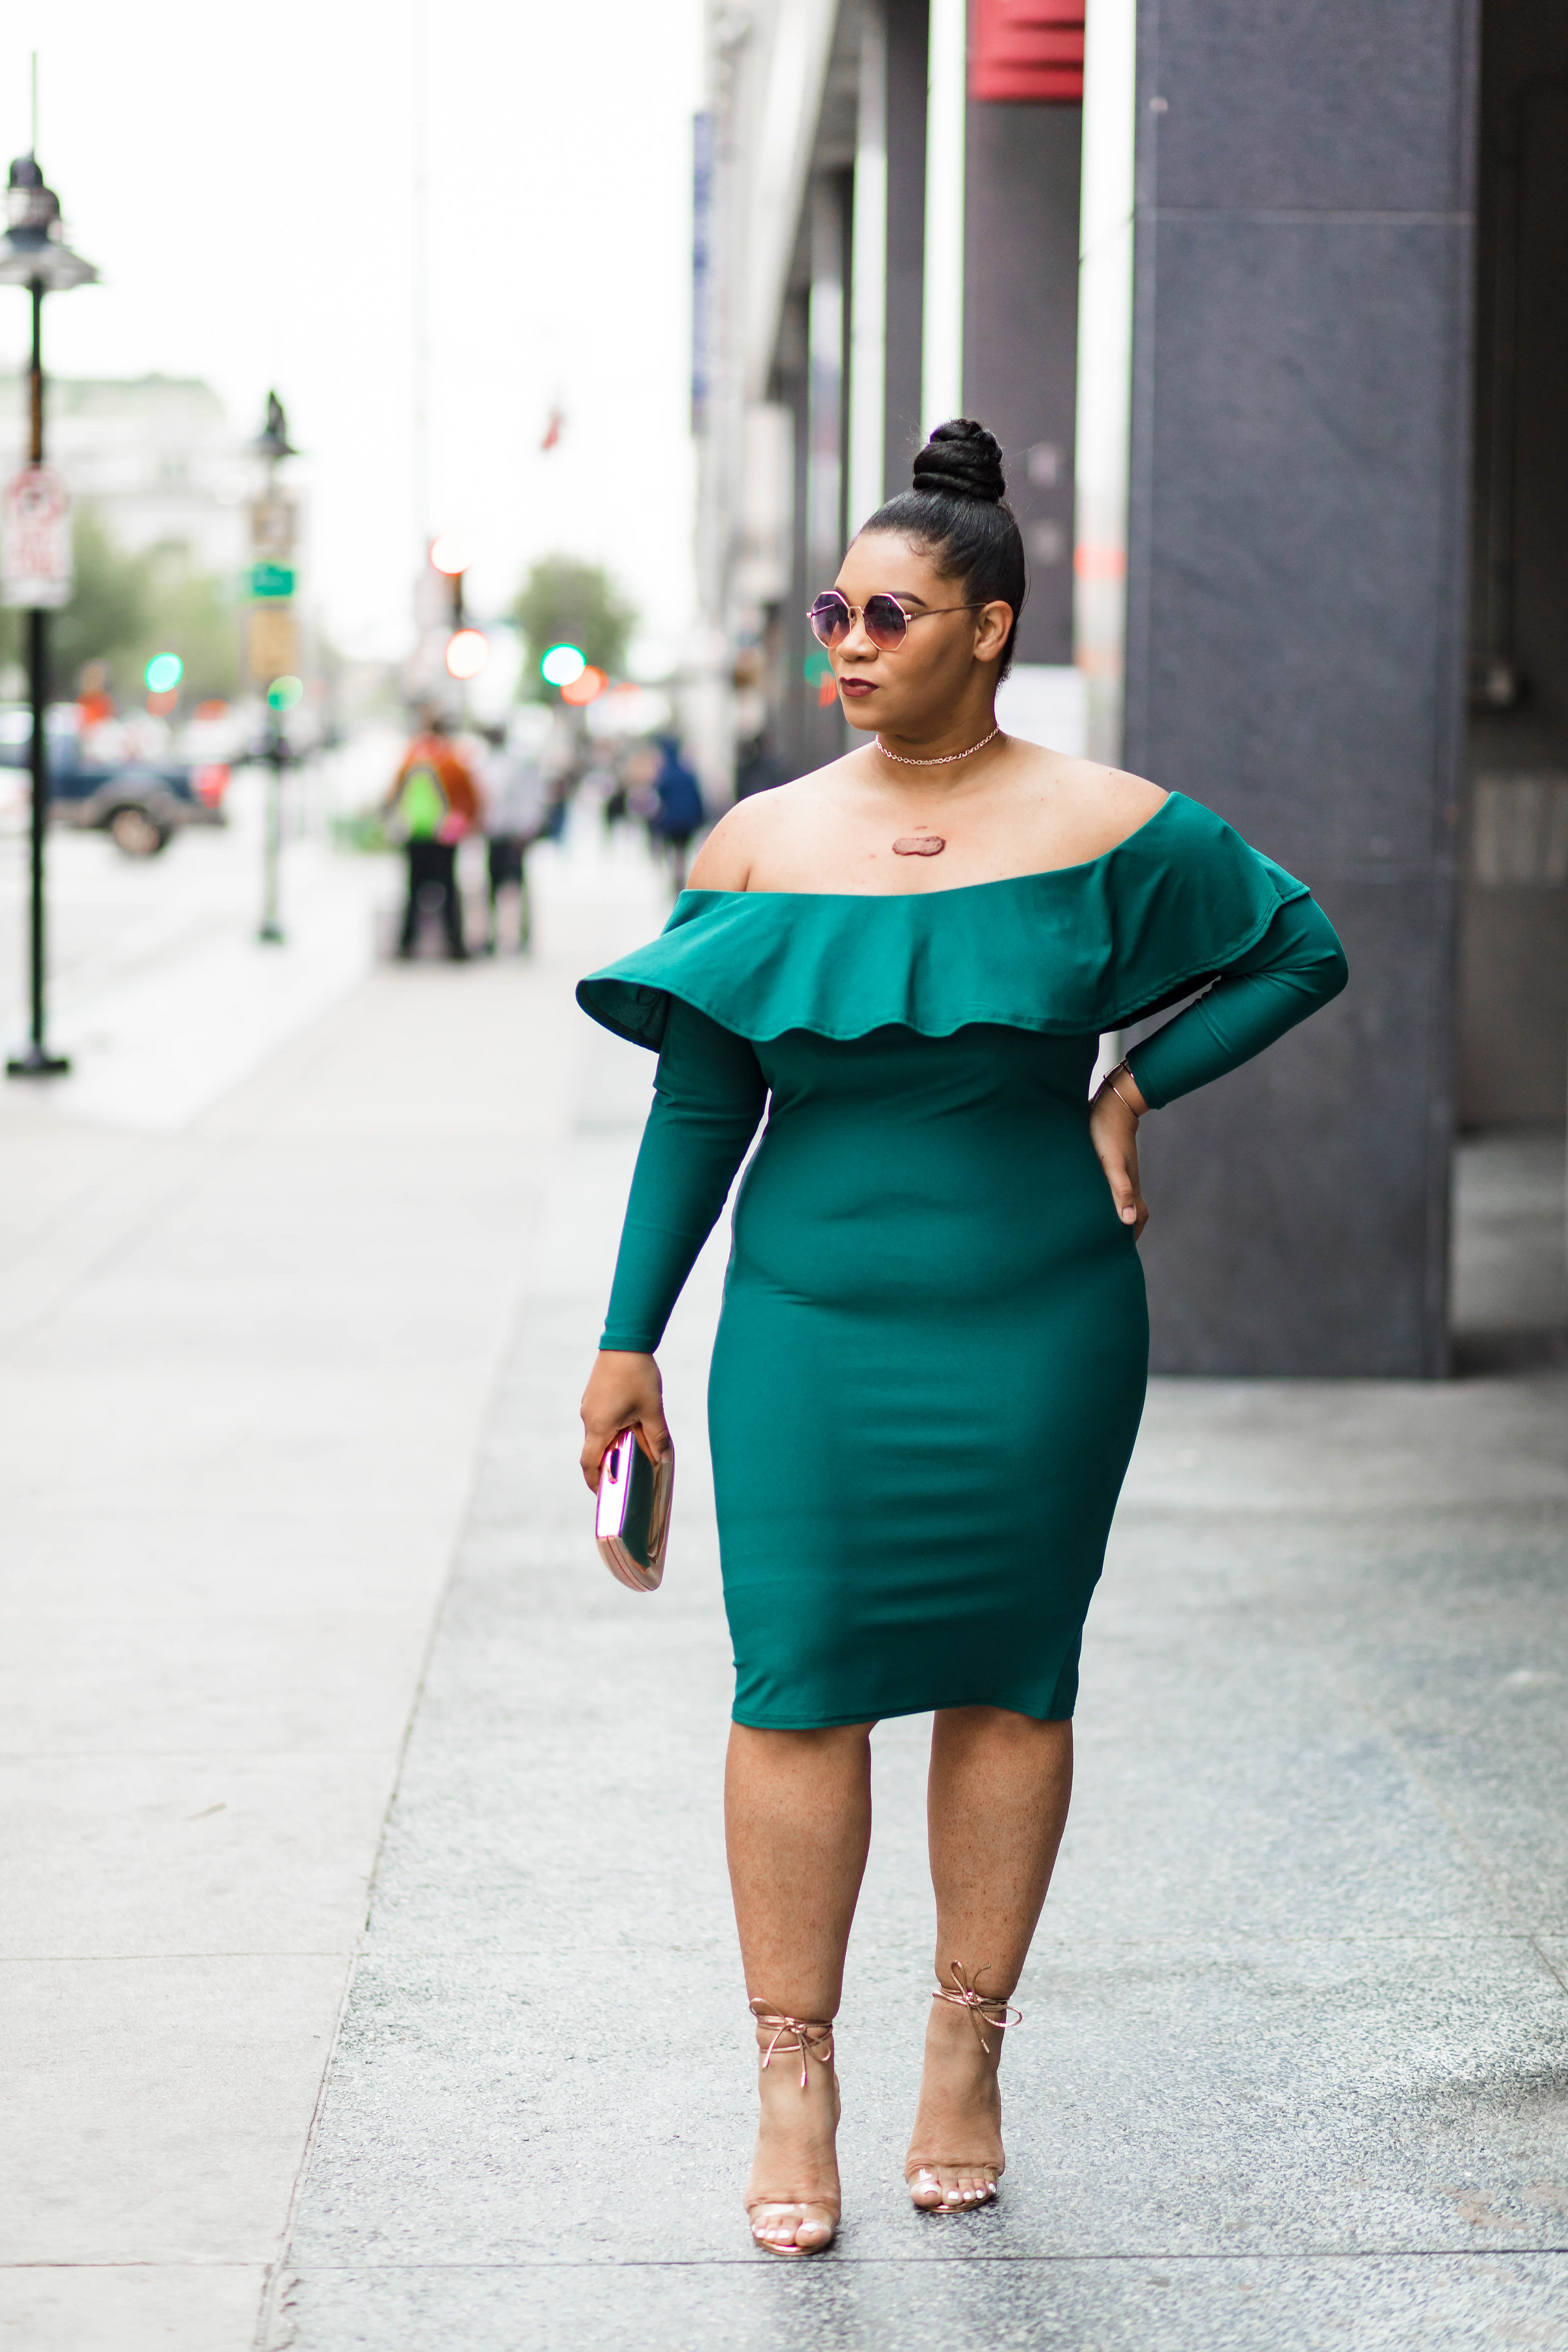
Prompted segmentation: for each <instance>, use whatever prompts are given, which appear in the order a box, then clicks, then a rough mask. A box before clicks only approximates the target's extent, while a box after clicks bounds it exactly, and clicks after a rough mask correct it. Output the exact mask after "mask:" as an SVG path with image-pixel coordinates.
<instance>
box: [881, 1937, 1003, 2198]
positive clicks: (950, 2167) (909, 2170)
mask: <svg viewBox="0 0 1568 2352" xmlns="http://www.w3.org/2000/svg"><path fill="white" fill-rule="evenodd" d="M951 1973H952V1987H951V1989H950V1988H949V1987H948V1986H946V1985H938V1987H937V1988H936V1990H935V1991H934V1992H933V1993H932V1995H931V1999H932V2000H945V2001H948V2002H950V2003H951V2004H952V2007H953V2008H954V2009H962V2010H966V2011H968V2013H969V2021H970V2023H971V2024H972V2025H973V2028H974V2032H975V2038H976V2039H977V2041H978V2042H979V2043H980V2047H981V2049H982V2050H983V2051H984V2053H985V2055H986V2057H987V2058H989V2057H990V2055H991V2044H990V2042H987V2041H986V2039H985V2032H984V2027H985V2026H987V2025H989V2026H991V2027H992V2028H993V2029H994V2031H995V2032H998V2033H1005V2032H1006V2031H1007V2028H1008V2027H1009V2026H1011V2025H1022V2023H1023V2021H1024V2012H1023V2011H1022V2010H1020V2009H1013V2008H1010V2007H1009V2006H1008V2004H1007V2002H1006V2001H1005V2000H994V1998H993V1997H992V1996H991V1995H990V1994H989V1993H983V1992H978V1991H976V1990H975V1987H974V1982H973V1978H971V1977H970V1975H969V1974H968V1972H967V1970H966V1969H964V1968H963V1964H962V1962H961V1961H958V1960H954V1961H952V1964H951ZM984 1973H985V1970H984V1968H978V1969H975V1971H974V1974H975V1976H977V1977H981V1976H984ZM982 2021H984V2022H982ZM939 2168H940V2169H942V2170H945V2171H948V2172H963V2171H970V2172H973V2173H974V2174H976V2175H981V2174H984V2175H986V2176H988V2178H986V2179H984V2180H983V2181H982V2183H981V2186H980V2188H979V2189H978V2190H971V2191H969V2192H968V2193H967V2194H965V2195H963V2196H962V2197H954V2195H953V2192H952V2191H951V2190H948V2189H943V2187H942V2182H941V2181H940V2180H939V2179H938V2178H937V2174H938V2170H939ZM1004 2169H1005V2165H1004V2164H1002V2163H995V2162H993V2160H992V2159H991V2158H989V2157H986V2158H982V2159H980V2160H979V2161H976V2162H973V2163H970V2162H968V2161H966V2159H965V2158H963V2157H947V2158H939V2159H937V2161H936V2162H934V2163H933V2162H931V2161H930V2160H925V2161H921V2160H920V2159H918V2158H917V2160H916V2161H915V2162H914V2163H913V2164H906V2165H905V2167H904V2180H905V2184H906V2185H907V2187H908V2189H909V2191H910V2198H911V2200H912V2201H913V2202H914V2204H915V2206H916V2207H917V2209H918V2210H920V2211H921V2212H922V2213H966V2212H973V2210H974V2209H975V2208H976V2207H977V2206H980V2205H990V2204H993V2203H994V2201H995V2197H996V2181H997V2177H998V2176H999V2175H1000V2174H1001V2173H1002V2171H1003V2170H1004ZM950 2200H951V2201H950Z"/></svg>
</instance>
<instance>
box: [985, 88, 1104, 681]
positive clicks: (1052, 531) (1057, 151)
mask: <svg viewBox="0 0 1568 2352" xmlns="http://www.w3.org/2000/svg"><path fill="white" fill-rule="evenodd" d="M1082 126H1083V111H1082V109H1081V108H1080V107H1077V106H1066V105H1061V106H1058V105H1029V104H1019V103H1016V102H1008V101H992V100H975V99H971V100H970V101H969V111H968V117H967V121H966V127H965V134H964V223H963V406H964V413H965V414H966V415H970V416H977V417H978V418H979V419H980V421H981V423H982V424H983V425H989V426H990V427H991V430H992V432H993V433H994V434H995V436H996V438H997V439H998V440H999V441H1000V442H1001V444H1002V446H1003V448H1004V449H1005V452H1006V455H1007V495H1008V498H1009V500H1010V502H1011V504H1012V506H1013V509H1014V511H1015V512H1016V515H1017V517H1018V521H1019V524H1020V526H1021V528H1022V530H1023V533H1024V544H1025V546H1026V549H1027V551H1028V558H1029V601H1028V603H1027V604H1026V605H1025V607H1024V617H1023V621H1022V623H1021V625H1020V626H1019V630H1018V646H1017V656H1016V657H1017V659H1018V660H1019V661H1021V662H1070V661H1071V659H1072V524H1073V482H1072V448H1073V418H1074V409H1075V402H1076V396H1077V388H1078V387H1077V373H1078V211H1079V160H1080V148H1081V144H1082Z"/></svg>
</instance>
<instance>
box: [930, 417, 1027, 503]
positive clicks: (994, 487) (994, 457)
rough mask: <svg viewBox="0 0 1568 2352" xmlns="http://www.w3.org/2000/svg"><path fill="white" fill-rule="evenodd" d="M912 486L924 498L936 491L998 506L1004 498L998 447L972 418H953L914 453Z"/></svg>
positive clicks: (1003, 481) (1004, 480)
mask: <svg viewBox="0 0 1568 2352" xmlns="http://www.w3.org/2000/svg"><path fill="white" fill-rule="evenodd" d="M914 486H915V488H916V489H917V490H923V491H926V492H927V493H928V494H929V493H930V492H932V491H936V492H938V493H941V494H943V495H945V496H946V497H948V498H950V499H979V500H980V501H981V502H982V504H984V505H985V506H993V507H994V506H1000V505H1001V503H1002V500H1003V499H1005V497H1006V495H1007V480H1006V477H1005V474H1004V473H1003V471H1002V445H1001V443H1000V442H999V441H998V440H997V438H996V436H995V435H994V433H987V431H986V430H985V427H984V425H976V424H975V422H974V420H973V417H969V416H955V417H953V418H952V420H951V421H950V422H949V423H948V424H946V425H938V426H937V428H936V431H935V432H934V433H933V434H932V435H931V439H930V440H929V441H928V442H927V443H926V445H925V447H924V448H923V449H921V450H920V451H919V452H918V453H917V455H916V457H915V476H914Z"/></svg>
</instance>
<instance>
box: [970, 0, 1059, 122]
mask: <svg viewBox="0 0 1568 2352" xmlns="http://www.w3.org/2000/svg"><path fill="white" fill-rule="evenodd" d="M1083 16H1084V0H973V15H972V16H971V20H970V48H969V95H970V97H971V98H979V99H1001V100H1012V101H1013V102H1015V103H1017V102H1018V101H1020V100H1022V101H1024V102H1026V103H1030V102H1032V103H1034V104H1036V105H1038V104H1039V103H1041V102H1042V101H1045V102H1046V103H1047V104H1048V103H1051V102H1053V101H1054V102H1056V103H1057V104H1058V105H1060V104H1066V105H1070V106H1081V105H1082V103H1083Z"/></svg>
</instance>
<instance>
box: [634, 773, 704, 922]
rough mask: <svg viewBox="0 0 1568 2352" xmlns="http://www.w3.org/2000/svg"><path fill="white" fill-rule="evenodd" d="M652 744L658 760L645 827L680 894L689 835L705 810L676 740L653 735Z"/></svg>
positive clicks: (695, 782)
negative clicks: (662, 857)
mask: <svg viewBox="0 0 1568 2352" xmlns="http://www.w3.org/2000/svg"><path fill="white" fill-rule="evenodd" d="M654 741H655V743H656V745H657V746H658V751H659V754H660V760H659V767H658V773H657V775H656V776H655V777H654V780H653V792H654V800H655V805H654V809H653V813H652V814H651V816H650V817H649V820H648V824H649V829H650V831H651V832H652V834H653V836H654V839H655V840H656V841H657V842H658V844H659V845H660V847H661V848H662V849H663V851H664V853H665V856H667V857H668V861H669V870H670V873H671V875H672V876H673V877H674V881H675V887H676V889H677V890H678V891H680V890H684V889H685V887H686V856H687V852H688V850H689V848H690V846H691V836H692V835H693V834H694V833H696V831H697V830H698V828H699V827H700V824H701V823H702V820H703V818H704V816H705V815H706V814H707V811H706V810H705V809H704V807H703V805H702V787H701V786H700V783H699V782H698V781H697V778H696V776H695V775H694V773H693V772H692V771H691V770H690V769H689V767H688V766H687V764H686V761H684V760H683V759H682V758H681V756H680V745H679V741H678V740H677V739H676V737H675V736H673V735H656V736H655V738H654Z"/></svg>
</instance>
